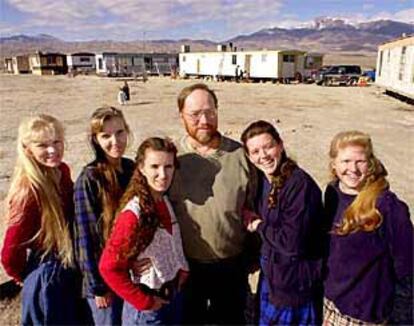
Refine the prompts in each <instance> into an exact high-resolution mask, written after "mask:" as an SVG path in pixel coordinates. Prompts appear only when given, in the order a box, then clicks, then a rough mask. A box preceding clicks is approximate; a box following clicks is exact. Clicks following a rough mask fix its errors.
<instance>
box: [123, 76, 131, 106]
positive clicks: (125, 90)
mask: <svg viewBox="0 0 414 326" xmlns="http://www.w3.org/2000/svg"><path fill="white" fill-rule="evenodd" d="M122 90H123V91H124V93H125V101H126V102H128V101H129V100H130V99H131V97H130V92H129V85H128V82H127V81H126V80H125V81H124V86H122Z"/></svg>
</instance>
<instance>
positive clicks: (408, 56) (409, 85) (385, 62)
mask: <svg viewBox="0 0 414 326" xmlns="http://www.w3.org/2000/svg"><path fill="white" fill-rule="evenodd" d="M375 81H376V84H377V85H379V86H381V87H383V88H385V89H386V90H387V91H390V92H393V93H397V94H399V95H402V96H405V97H408V98H410V99H411V100H414V35H411V36H403V37H401V38H399V39H396V40H393V41H390V42H387V43H384V44H381V45H380V46H379V47H378V57H377V69H376V78H375Z"/></svg>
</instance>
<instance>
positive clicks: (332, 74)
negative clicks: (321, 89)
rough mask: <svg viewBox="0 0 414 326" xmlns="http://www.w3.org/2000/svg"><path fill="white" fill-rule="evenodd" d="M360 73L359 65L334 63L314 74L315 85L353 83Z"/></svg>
mask: <svg viewBox="0 0 414 326" xmlns="http://www.w3.org/2000/svg"><path fill="white" fill-rule="evenodd" d="M361 74H362V70H361V67H360V66H353V65H336V66H330V67H329V69H327V70H325V71H321V72H320V73H318V74H317V75H316V76H315V82H316V84H317V85H324V86H331V85H338V84H339V85H354V84H356V83H357V82H358V79H359V77H360V76H361Z"/></svg>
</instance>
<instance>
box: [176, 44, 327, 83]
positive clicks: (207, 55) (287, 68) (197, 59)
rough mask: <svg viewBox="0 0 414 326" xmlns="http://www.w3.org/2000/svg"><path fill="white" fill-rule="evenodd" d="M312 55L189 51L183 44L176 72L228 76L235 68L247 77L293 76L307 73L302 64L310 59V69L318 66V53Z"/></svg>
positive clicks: (269, 52)
mask: <svg viewBox="0 0 414 326" xmlns="http://www.w3.org/2000/svg"><path fill="white" fill-rule="evenodd" d="M312 57H315V59H314V60H308V59H306V58H307V57H306V52H305V51H298V50H257V51H226V47H225V46H223V45H221V46H220V45H219V46H218V51H216V52H190V51H189V47H188V46H183V47H182V52H181V53H180V54H179V67H180V75H188V76H200V77H206V76H211V77H218V78H232V77H235V76H236V70H238V71H239V70H242V71H243V72H245V73H246V75H247V76H248V77H249V78H250V79H258V80H279V79H294V78H297V77H300V78H302V77H305V76H306V75H307V74H310V73H309V72H307V71H306V69H305V63H309V62H312V64H311V66H312V69H317V68H318V66H319V65H320V66H321V65H322V55H321V54H314V55H312Z"/></svg>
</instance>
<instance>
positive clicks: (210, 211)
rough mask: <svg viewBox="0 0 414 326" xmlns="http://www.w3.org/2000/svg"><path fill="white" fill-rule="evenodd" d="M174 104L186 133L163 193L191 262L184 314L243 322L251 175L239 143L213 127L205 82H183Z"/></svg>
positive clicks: (197, 319) (198, 320) (188, 318)
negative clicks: (245, 219) (245, 213)
mask: <svg viewBox="0 0 414 326" xmlns="http://www.w3.org/2000/svg"><path fill="white" fill-rule="evenodd" d="M177 102H178V110H179V114H180V117H181V121H182V123H183V125H184V128H185V130H186V135H185V136H184V137H182V138H181V139H180V140H179V141H178V142H177V147H178V151H179V155H178V161H179V164H180V169H179V170H177V171H176V174H175V178H174V181H173V184H172V186H171V189H170V191H169V197H170V199H171V202H172V204H173V207H174V210H175V212H176V214H177V219H178V222H179V223H180V227H181V233H182V237H183V244H184V252H185V254H186V257H187V259H188V261H189V266H190V276H189V280H188V283H187V285H186V288H185V291H184V302H185V304H184V318H185V323H190V324H236V325H240V324H244V323H245V317H244V309H245V303H246V295H247V293H246V292H247V286H248V285H247V266H246V257H245V249H246V248H245V246H246V236H247V231H246V230H245V227H244V225H243V220H242V215H241V212H242V208H243V207H245V206H247V207H250V205H252V204H253V198H254V195H255V189H256V188H255V181H256V179H255V174H254V173H253V171H251V170H250V165H249V163H248V160H247V158H246V157H245V155H244V152H243V149H242V148H241V145H240V143H238V142H236V141H234V140H232V139H230V138H227V137H225V136H223V135H222V134H221V133H220V132H219V131H218V130H217V126H218V101H217V97H216V94H215V93H214V91H213V90H211V89H210V88H208V87H207V86H206V85H205V84H193V85H190V86H188V87H185V88H184V89H182V90H181V92H180V93H179V95H178V100H177Z"/></svg>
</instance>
